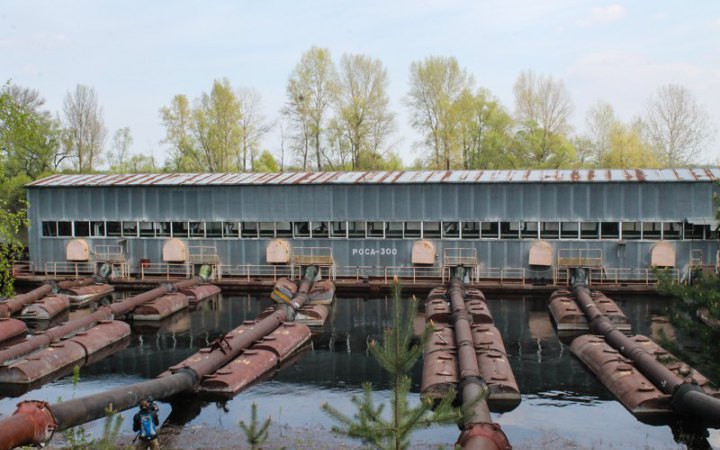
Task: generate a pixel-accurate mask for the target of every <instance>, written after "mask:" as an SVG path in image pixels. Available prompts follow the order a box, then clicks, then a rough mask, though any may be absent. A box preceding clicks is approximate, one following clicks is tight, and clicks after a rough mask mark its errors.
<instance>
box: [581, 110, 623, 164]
mask: <svg viewBox="0 0 720 450" xmlns="http://www.w3.org/2000/svg"><path fill="white" fill-rule="evenodd" d="M617 122H618V119H617V118H615V110H614V109H613V107H612V105H610V104H609V103H605V102H598V103H596V104H594V105H593V106H591V107H590V109H589V110H588V112H587V114H586V115H585V125H586V127H587V130H588V135H587V139H588V140H589V141H590V143H591V145H590V149H589V152H588V153H589V155H588V159H589V160H590V161H593V162H599V161H601V160H602V159H603V157H604V155H605V154H606V153H607V152H608V151H610V139H611V134H612V132H613V128H614V127H615V126H616V124H617ZM601 167H602V166H601Z"/></svg>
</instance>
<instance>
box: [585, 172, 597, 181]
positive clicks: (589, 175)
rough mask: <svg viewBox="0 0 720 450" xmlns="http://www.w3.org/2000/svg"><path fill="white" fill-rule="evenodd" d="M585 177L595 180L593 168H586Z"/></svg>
mask: <svg viewBox="0 0 720 450" xmlns="http://www.w3.org/2000/svg"><path fill="white" fill-rule="evenodd" d="M587 178H588V181H593V180H595V171H594V170H593V169H590V170H588V173H587Z"/></svg>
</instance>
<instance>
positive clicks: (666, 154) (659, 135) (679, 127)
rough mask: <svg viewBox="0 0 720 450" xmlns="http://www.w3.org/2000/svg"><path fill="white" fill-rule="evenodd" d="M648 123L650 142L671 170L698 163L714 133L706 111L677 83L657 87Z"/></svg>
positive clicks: (648, 103)
mask: <svg viewBox="0 0 720 450" xmlns="http://www.w3.org/2000/svg"><path fill="white" fill-rule="evenodd" d="M645 122H646V124H647V131H648V137H649V139H650V142H651V143H652V145H653V147H654V148H655V150H656V151H657V152H658V153H659V154H660V156H661V158H662V163H663V164H664V165H666V166H667V167H671V168H675V167H681V166H686V165H688V164H693V163H697V162H698V158H699V156H700V155H701V153H702V151H703V150H704V149H705V148H706V147H707V145H708V144H709V143H710V142H711V141H712V138H713V135H714V132H715V130H714V129H713V128H712V125H711V122H710V116H709V114H708V113H707V111H706V110H705V108H704V107H703V106H702V105H700V104H699V103H698V102H697V100H696V99H695V97H694V96H693V95H692V93H691V92H690V91H689V90H688V89H686V88H685V87H683V86H680V85H677V84H668V85H665V86H661V87H660V88H658V90H657V92H656V93H655V96H654V97H653V98H651V99H649V100H648V102H647V105H646V114H645Z"/></svg>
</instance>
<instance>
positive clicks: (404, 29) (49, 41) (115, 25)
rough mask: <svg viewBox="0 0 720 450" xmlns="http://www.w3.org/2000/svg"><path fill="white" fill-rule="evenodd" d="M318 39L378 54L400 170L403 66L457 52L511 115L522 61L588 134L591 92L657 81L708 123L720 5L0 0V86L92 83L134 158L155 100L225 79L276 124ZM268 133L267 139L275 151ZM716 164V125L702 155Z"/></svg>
mask: <svg viewBox="0 0 720 450" xmlns="http://www.w3.org/2000/svg"><path fill="white" fill-rule="evenodd" d="M313 45H317V46H321V47H326V48H328V49H329V50H330V52H331V54H332V56H333V58H334V60H335V61H336V62H337V61H339V59H340V57H341V56H342V55H343V54H345V53H361V54H365V55H368V56H371V57H374V58H378V59H380V60H381V61H382V62H383V64H384V65H385V67H386V68H387V70H388V75H389V78H390V90H389V94H390V98H391V108H392V110H393V111H394V112H396V113H397V120H398V130H397V133H396V134H395V135H394V136H393V141H394V142H396V150H397V151H398V153H399V154H400V155H401V157H402V158H403V160H404V161H405V162H406V163H407V164H410V163H411V162H412V161H413V160H414V159H415V158H417V157H418V156H419V152H418V150H417V149H418V145H419V144H418V142H419V140H420V135H419V134H418V133H417V132H416V131H415V130H413V129H412V128H411V127H410V125H409V112H408V110H407V107H406V106H405V103H404V98H405V97H406V95H407V91H408V79H409V67H410V63H411V62H412V61H419V60H422V59H424V58H426V57H428V56H454V57H456V58H457V60H458V61H459V63H460V65H461V66H462V67H465V68H466V69H467V70H468V72H469V73H470V74H472V75H473V77H474V79H475V82H476V86H478V87H484V88H486V89H489V90H490V92H491V93H492V94H493V95H495V96H496V97H497V98H498V99H499V100H500V101H501V102H502V103H503V104H504V105H505V106H506V107H507V109H508V110H509V111H510V112H512V110H513V105H514V97H513V93H512V86H513V83H514V82H515V79H516V78H517V76H518V74H519V73H520V72H521V71H523V70H532V71H534V72H536V73H538V74H542V75H549V76H552V77H554V78H556V79H559V80H562V81H563V82H564V83H565V86H566V87H567V88H568V90H569V92H570V93H571V95H572V99H573V103H574V113H573V115H572V116H571V123H572V124H573V126H574V127H575V130H576V132H578V133H582V132H583V131H584V128H585V114H586V112H587V110H588V108H589V107H591V106H592V105H593V104H595V103H596V102H598V101H604V102H608V103H610V104H611V105H612V106H613V107H614V108H615V112H616V114H617V116H618V117H619V118H620V119H622V120H630V119H632V118H633V117H634V116H637V115H641V114H642V113H643V110H644V107H645V104H646V102H647V99H648V98H649V97H650V96H652V95H653V93H654V92H655V91H656V90H657V89H658V87H660V86H662V85H665V84H668V83H675V84H681V85H683V86H684V87H686V88H687V89H689V90H690V92H691V93H692V94H693V95H694V96H695V98H696V99H697V100H698V101H699V102H700V103H701V104H702V105H704V107H705V108H706V110H707V111H708V113H709V114H710V117H711V121H712V123H713V126H714V128H715V129H716V130H720V126H719V125H720V1H717V0H707V1H692V2H678V1H666V0H652V1H649V0H648V1H646V0H637V1H625V2H620V3H611V2H595V1H578V0H546V1H529V0H528V1H519V0H475V1H460V0H444V1H441V0H416V1H392V0H385V1H374V0H370V1H354V2H348V1H338V0H312V1H284V2H281V1H273V0H267V1H153V2H148V1H133V0H124V1H116V2H110V1H100V2H98V1H67V0H56V1H47V2H38V1H23V0H3V2H2V4H1V5H0V80H1V81H2V83H4V82H6V81H7V80H11V81H12V82H13V83H15V84H18V85H21V86H24V87H29V88H33V89H36V90H38V91H39V92H40V93H41V95H42V96H43V97H44V98H45V99H46V107H47V108H48V109H49V110H51V111H53V112H56V111H60V110H61V109H62V102H63V98H64V97H65V95H66V94H67V93H68V91H69V90H71V89H74V87H75V86H76V85H77V84H85V85H89V86H92V87H93V88H94V89H95V90H96V92H97V95H98V100H99V103H100V104H101V105H102V107H103V110H104V118H105V123H106V125H107V127H108V130H109V133H108V134H109V138H108V144H109V142H110V137H111V136H112V133H113V132H114V131H115V130H117V129H118V128H121V127H125V126H127V127H130V129H131V132H132V134H133V137H134V145H133V148H132V151H133V152H135V153H143V154H153V155H154V156H155V157H156V158H158V159H159V160H160V161H162V160H164V155H165V152H166V150H167V149H166V148H165V147H164V146H163V145H162V144H161V143H160V141H161V139H162V138H163V136H164V129H163V127H162V124H161V121H160V117H159V109H160V108H161V107H162V106H164V105H168V104H169V103H170V100H171V99H172V97H173V96H174V95H176V94H186V95H188V96H189V97H190V98H195V97H197V96H199V95H200V94H201V93H202V92H204V91H209V90H210V88H211V86H212V82H213V80H214V79H220V78H224V77H227V78H228V79H229V80H230V82H231V84H232V85H233V86H235V87H249V88H253V89H256V90H257V91H258V92H259V93H260V95H261V96H262V110H263V114H264V115H265V117H266V118H267V119H268V121H269V122H277V121H278V120H279V118H280V114H279V110H280V108H282V106H283V104H284V103H285V100H286V97H285V95H286V93H285V88H286V85H287V80H288V76H289V75H290V73H291V71H292V69H293V67H294V66H295V65H296V64H297V63H298V61H299V60H300V56H301V54H302V53H303V52H305V51H307V50H308V49H309V48H310V47H311V46H313ZM279 141H280V140H279V127H275V128H274V129H273V130H272V131H271V132H270V133H269V135H268V136H266V138H265V139H264V140H263V147H264V148H268V149H270V150H271V151H273V152H275V151H277V150H278V149H279ZM718 160H720V134H716V138H715V140H714V142H713V143H712V144H711V146H710V148H709V149H708V151H706V152H705V154H704V155H703V162H717V161H718Z"/></svg>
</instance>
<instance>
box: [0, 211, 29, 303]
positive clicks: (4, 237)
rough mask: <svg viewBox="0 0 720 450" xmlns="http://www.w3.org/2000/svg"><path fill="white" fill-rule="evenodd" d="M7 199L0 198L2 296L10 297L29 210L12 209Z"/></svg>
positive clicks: (0, 290)
mask: <svg viewBox="0 0 720 450" xmlns="http://www.w3.org/2000/svg"><path fill="white" fill-rule="evenodd" d="M8 206H9V205H7V204H6V203H5V201H3V200H0V297H1V298H8V297H11V296H12V295H13V294H14V293H15V290H14V278H13V274H12V266H13V264H14V262H15V261H16V260H17V259H18V258H19V257H20V255H21V254H22V249H23V246H22V243H21V242H20V239H19V237H18V236H19V234H20V230H21V229H25V228H27V226H28V220H27V211H25V208H24V206H23V207H21V208H20V209H17V208H14V209H15V210H14V211H13V210H11V209H10V208H8Z"/></svg>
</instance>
